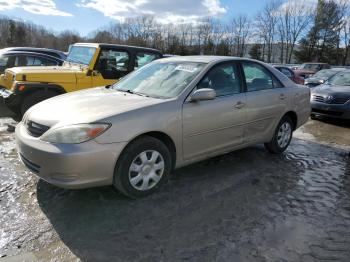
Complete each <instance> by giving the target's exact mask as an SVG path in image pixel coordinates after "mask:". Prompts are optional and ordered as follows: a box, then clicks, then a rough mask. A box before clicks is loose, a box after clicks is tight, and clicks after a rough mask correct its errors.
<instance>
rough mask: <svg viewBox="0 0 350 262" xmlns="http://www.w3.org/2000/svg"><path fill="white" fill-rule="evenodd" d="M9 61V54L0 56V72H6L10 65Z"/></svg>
mask: <svg viewBox="0 0 350 262" xmlns="http://www.w3.org/2000/svg"><path fill="white" fill-rule="evenodd" d="M8 61H9V57H8V56H3V55H2V56H0V72H4V71H5V69H6V68H7V66H8Z"/></svg>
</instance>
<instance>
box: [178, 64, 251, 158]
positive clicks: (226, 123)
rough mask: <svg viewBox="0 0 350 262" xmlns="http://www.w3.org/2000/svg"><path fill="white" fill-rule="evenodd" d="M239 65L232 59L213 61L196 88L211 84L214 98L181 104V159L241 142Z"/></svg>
mask: <svg viewBox="0 0 350 262" xmlns="http://www.w3.org/2000/svg"><path fill="white" fill-rule="evenodd" d="M241 80H242V79H241V77H240V73H239V67H238V66H237V64H236V63H234V62H228V63H227V62H225V63H221V64H219V65H215V66H214V67H213V68H212V69H211V70H210V71H209V72H208V73H207V74H206V75H205V76H204V77H203V79H202V80H201V81H200V82H199V84H198V85H197V89H201V88H212V89H214V90H215V91H216V98H215V99H214V100H207V101H198V102H191V101H185V103H184V105H183V117H182V118H183V150H184V151H183V155H184V159H185V160H189V159H192V158H196V157H200V156H203V155H210V154H213V153H216V152H221V151H223V150H225V149H229V148H232V147H233V146H236V145H240V144H242V142H243V130H244V128H243V124H244V122H245V107H244V106H245V103H246V101H245V93H242V88H241V86H242V81H241Z"/></svg>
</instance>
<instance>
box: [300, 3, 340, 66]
mask: <svg viewBox="0 0 350 262" xmlns="http://www.w3.org/2000/svg"><path fill="white" fill-rule="evenodd" d="M341 24H342V14H341V9H340V6H339V5H338V4H337V3H336V2H335V1H333V0H331V1H325V0H318V4H317V9H316V15H315V19H314V24H313V26H312V27H311V29H310V31H309V32H308V34H307V35H306V37H304V38H302V39H301V40H300V42H299V44H300V47H299V50H297V51H295V56H296V58H297V59H298V61H299V62H311V61H313V62H327V63H335V64H337V63H338V62H339V61H337V56H336V52H337V45H338V43H339V34H338V32H339V29H340V27H341Z"/></svg>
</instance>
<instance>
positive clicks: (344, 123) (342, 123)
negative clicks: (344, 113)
mask: <svg viewBox="0 0 350 262" xmlns="http://www.w3.org/2000/svg"><path fill="white" fill-rule="evenodd" d="M314 120H316V121H320V122H324V123H327V124H331V125H335V126H339V127H345V128H350V120H348V119H337V118H330V117H324V116H318V117H315V118H314Z"/></svg>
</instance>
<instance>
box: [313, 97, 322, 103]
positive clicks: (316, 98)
mask: <svg viewBox="0 0 350 262" xmlns="http://www.w3.org/2000/svg"><path fill="white" fill-rule="evenodd" d="M314 101H316V102H321V103H324V97H323V96H317V95H314Z"/></svg>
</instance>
